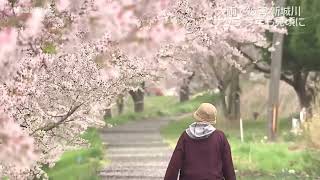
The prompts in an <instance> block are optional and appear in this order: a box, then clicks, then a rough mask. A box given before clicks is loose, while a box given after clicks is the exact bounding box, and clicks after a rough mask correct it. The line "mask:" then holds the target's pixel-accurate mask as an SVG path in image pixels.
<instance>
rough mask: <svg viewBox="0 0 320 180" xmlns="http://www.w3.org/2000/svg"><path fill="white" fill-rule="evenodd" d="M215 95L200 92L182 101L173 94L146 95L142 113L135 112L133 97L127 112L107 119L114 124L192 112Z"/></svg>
mask: <svg viewBox="0 0 320 180" xmlns="http://www.w3.org/2000/svg"><path fill="white" fill-rule="evenodd" d="M214 99H215V95H213V94H211V93H204V94H199V95H198V96H196V97H194V98H192V99H191V100H189V101H186V102H183V103H180V102H179V100H178V98H177V97H173V96H146V97H145V110H144V112H141V113H134V112H133V111H132V109H133V102H132V101H131V99H129V101H128V102H127V104H126V106H125V107H126V109H125V112H124V113H123V114H122V115H117V116H114V117H113V118H110V119H106V122H107V123H108V124H111V125H113V126H115V125H119V124H124V123H126V122H128V121H134V120H141V119H146V118H154V117H161V116H172V115H178V114H182V113H187V112H192V111H194V108H195V107H197V106H198V105H199V104H200V103H202V102H213V101H214Z"/></svg>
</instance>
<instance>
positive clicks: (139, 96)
mask: <svg viewBox="0 0 320 180" xmlns="http://www.w3.org/2000/svg"><path fill="white" fill-rule="evenodd" d="M141 88H142V89H140V88H139V89H138V90H136V91H133V90H130V91H129V94H130V95H131V97H132V100H133V103H134V112H143V110H144V88H145V83H144V82H143V83H141Z"/></svg>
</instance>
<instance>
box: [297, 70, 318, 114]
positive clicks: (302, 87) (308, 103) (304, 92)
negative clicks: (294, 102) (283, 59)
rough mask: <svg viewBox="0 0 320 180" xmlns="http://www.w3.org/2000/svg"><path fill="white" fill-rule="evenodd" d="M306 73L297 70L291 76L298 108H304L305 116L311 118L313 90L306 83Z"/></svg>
mask: <svg viewBox="0 0 320 180" xmlns="http://www.w3.org/2000/svg"><path fill="white" fill-rule="evenodd" d="M307 79H308V73H303V72H298V73H296V74H295V75H294V76H293V88H294V90H295V92H296V93H297V96H298V99H299V104H300V108H301V109H302V108H306V110H307V118H311V117H312V115H313V112H312V102H313V101H314V90H313V89H312V87H309V85H308V84H307Z"/></svg>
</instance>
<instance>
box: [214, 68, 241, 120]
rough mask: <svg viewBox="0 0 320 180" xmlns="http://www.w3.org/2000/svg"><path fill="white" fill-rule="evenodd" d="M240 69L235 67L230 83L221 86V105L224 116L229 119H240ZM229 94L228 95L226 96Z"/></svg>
mask: <svg viewBox="0 0 320 180" xmlns="http://www.w3.org/2000/svg"><path fill="white" fill-rule="evenodd" d="M239 76H240V74H239V71H238V70H237V69H235V68H233V69H232V72H231V80H230V83H228V84H227V86H225V87H222V86H221V87H220V88H219V90H220V93H221V106H222V111H223V114H224V117H225V118H227V119H229V120H240V115H241V114H240V93H241V92H240V84H239V83H240V82H239ZM226 95H227V96H226Z"/></svg>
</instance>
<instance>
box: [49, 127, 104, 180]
mask: <svg viewBox="0 0 320 180" xmlns="http://www.w3.org/2000/svg"><path fill="white" fill-rule="evenodd" d="M83 137H84V139H86V140H88V141H89V142H90V144H91V146H90V147H89V148H83V149H79V150H74V151H69V152H66V153H64V154H63V155H62V157H61V159H60V160H59V161H58V162H57V163H56V165H55V166H54V167H53V168H50V169H46V172H47V173H48V175H49V179H50V180H61V179H63V180H96V179H98V176H97V171H98V170H99V169H100V167H101V165H102V163H104V162H103V156H104V154H103V152H104V151H103V144H102V140H101V139H100V137H99V133H98V131H97V130H96V129H93V128H92V129H89V130H88V131H87V132H86V133H85V134H84V135H83Z"/></svg>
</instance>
